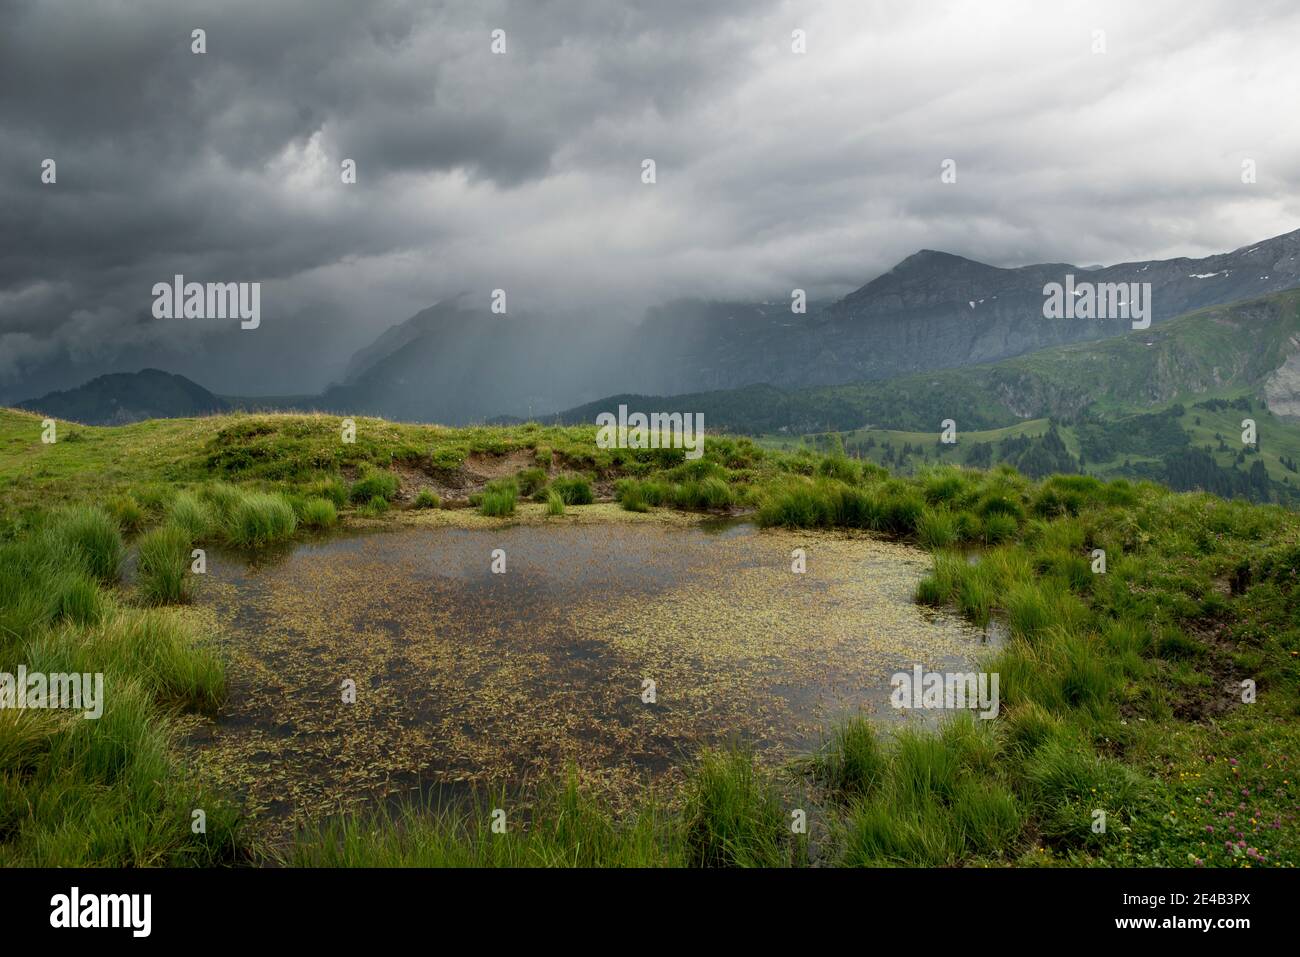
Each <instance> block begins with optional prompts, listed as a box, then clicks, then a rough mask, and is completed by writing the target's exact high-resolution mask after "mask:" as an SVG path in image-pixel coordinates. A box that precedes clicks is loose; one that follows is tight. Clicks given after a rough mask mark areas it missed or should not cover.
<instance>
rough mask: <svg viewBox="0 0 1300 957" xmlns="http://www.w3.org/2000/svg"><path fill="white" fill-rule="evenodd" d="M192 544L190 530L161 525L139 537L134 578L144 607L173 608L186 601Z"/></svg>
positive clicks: (176, 526)
mask: <svg viewBox="0 0 1300 957" xmlns="http://www.w3.org/2000/svg"><path fill="white" fill-rule="evenodd" d="M191 541H192V538H191V535H190V532H189V529H186V528H182V527H180V526H179V525H174V524H167V525H160V526H159V527H157V528H154V529H150V530H149V531H148V532H145V533H144V534H143V535H141V536H140V539H139V541H138V542H137V543H136V549H137V554H138V556H139V560H138V563H137V566H136V575H137V585H138V587H139V589H140V595H141V597H142V598H143V599H144V601H145V602H146V603H148V604H151V605H172V604H177V603H179V602H183V601H186V600H187V599H188V598H189V590H190V544H191Z"/></svg>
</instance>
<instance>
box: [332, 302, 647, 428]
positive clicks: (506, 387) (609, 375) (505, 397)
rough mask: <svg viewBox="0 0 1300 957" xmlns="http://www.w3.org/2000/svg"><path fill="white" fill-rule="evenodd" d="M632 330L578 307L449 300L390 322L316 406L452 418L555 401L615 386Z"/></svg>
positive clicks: (524, 410)
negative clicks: (559, 310)
mask: <svg viewBox="0 0 1300 957" xmlns="http://www.w3.org/2000/svg"><path fill="white" fill-rule="evenodd" d="M625 334H626V330H625V329H622V328H618V327H613V326H612V325H611V324H610V323H608V322H600V321H590V320H586V319H579V318H576V317H546V316H529V315H516V314H513V313H511V314H508V315H504V316H503V315H495V314H493V313H492V312H491V311H490V310H489V309H487V308H486V307H474V306H470V305H467V304H466V297H463V296H462V297H457V298H456V299H452V300H445V301H443V302H439V303H438V304H436V305H434V306H432V307H430V308H429V309H425V310H423V311H422V312H419V313H417V314H416V315H414V316H412V317H411V318H410V319H408V320H406V321H405V322H403V323H400V324H399V325H397V326H394V327H393V328H391V329H389V330H388V331H387V332H385V333H384V334H383V335H382V336H380V337H379V338H378V339H377V340H376V341H375V342H374V343H372V344H371V345H370V346H368V347H367V348H365V349H363V350H361V351H360V352H358V353H356V355H354V356H353V357H352V360H351V362H350V363H349V364H348V373H347V376H346V378H345V380H344V381H343V382H342V383H339V384H336V385H333V386H330V387H329V388H328V389H326V390H325V392H324V393H323V394H322V395H321V396H319V397H317V398H315V399H312V400H310V404H311V405H313V406H314V407H317V408H321V409H326V410H334V411H346V412H352V413H357V414H360V415H380V416H384V417H387V418H391V419H402V420H411V421H424V422H442V423H446V424H464V423H466V422H481V421H484V420H486V419H490V418H492V417H494V416H500V415H508V414H513V413H521V414H529V413H530V412H533V411H536V412H540V411H543V410H548V409H554V408H556V407H558V405H559V404H562V403H563V402H564V401H565V399H564V397H568V400H569V401H574V400H578V401H580V400H581V399H583V398H594V397H595V396H597V395H600V394H601V393H602V392H607V391H609V389H611V388H614V387H616V386H617V382H618V378H617V371H616V369H615V368H613V367H612V366H611V364H610V362H609V359H610V356H612V355H617V354H618V352H619V344H620V343H621V341H622V338H621V337H622V336H624V335H625Z"/></svg>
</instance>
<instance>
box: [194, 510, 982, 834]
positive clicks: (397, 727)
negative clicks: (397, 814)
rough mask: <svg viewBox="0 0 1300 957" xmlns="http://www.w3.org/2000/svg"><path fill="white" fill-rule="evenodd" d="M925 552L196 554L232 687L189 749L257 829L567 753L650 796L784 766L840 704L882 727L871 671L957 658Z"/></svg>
mask: <svg viewBox="0 0 1300 957" xmlns="http://www.w3.org/2000/svg"><path fill="white" fill-rule="evenodd" d="M796 548H802V549H804V550H805V551H806V554H807V571H806V573H804V574H795V573H793V572H792V570H791V562H792V558H791V552H792V550H794V549H796ZM495 549H500V550H502V551H503V552H504V562H505V569H506V570H505V572H504V573H494V572H493V571H492V565H493V551H494V550H495ZM498 558H500V556H498ZM929 565H930V560H929V557H928V556H927V555H926V554H925V553H923V552H920V551H918V550H916V549H913V548H910V547H907V546H904V545H899V544H894V543H889V542H883V541H880V540H877V539H873V538H870V537H867V536H865V535H853V534H842V533H808V532H786V531H762V532H760V531H758V530H757V529H755V528H754V527H753V526H752V525H748V524H729V525H723V526H721V527H710V526H707V525H705V526H701V525H698V524H694V525H687V526H685V527H683V526H682V525H681V523H677V522H674V523H671V524H667V523H662V522H649V521H627V522H608V523H598V522H595V523H594V522H583V521H568V520H565V519H561V520H557V521H553V522H551V523H550V524H549V526H547V527H542V526H541V525H539V524H530V523H528V522H526V521H525V522H523V523H521V524H517V525H511V526H504V527H503V526H501V525H500V524H499V523H493V524H491V525H484V526H483V527H456V526H455V525H448V524H446V523H445V521H444V520H443V519H441V518H439V519H437V520H436V521H432V522H430V523H426V525H425V526H424V527H420V526H418V525H417V526H415V527H405V528H399V529H396V530H388V531H366V532H364V533H355V532H354V533H352V534H345V535H342V536H338V537H334V538H331V539H328V540H324V541H321V542H317V543H309V544H303V545H299V546H298V547H296V548H295V549H293V550H292V551H290V552H288V553H283V554H280V555H279V556H275V557H265V556H264V557H263V558H262V559H261V560H259V562H258V563H255V564H250V563H248V562H247V560H246V559H243V558H240V557H239V556H236V555H217V556H214V558H213V560H212V561H211V563H210V566H209V575H208V581H206V582H205V586H204V588H203V590H202V591H201V592H200V595H199V598H198V601H197V604H196V606H194V608H193V609H192V610H191V613H192V614H194V615H196V616H199V617H203V618H207V619H208V620H209V621H208V623H209V624H210V625H211V627H212V628H213V629H214V633H216V634H219V635H220V636H221V639H220V640H221V641H222V644H223V647H224V654H225V657H226V658H227V661H228V674H229V677H230V687H231V694H230V700H229V702H228V704H227V705H226V707H225V709H224V710H223V712H222V714H221V716H220V718H219V720H218V721H217V722H216V724H215V725H210V726H206V727H204V728H200V729H198V730H197V731H196V732H195V734H194V736H193V742H194V743H195V744H196V745H197V746H198V753H197V758H196V760H197V763H198V765H199V769H200V772H201V773H202V774H203V775H204V776H205V777H207V778H209V779H210V780H212V781H213V782H214V783H216V784H217V785H218V786H221V787H223V788H225V789H228V790H229V791H230V792H231V793H233V794H237V795H240V796H242V797H243V798H244V799H245V801H246V806H247V809H248V811H249V812H250V814H251V815H252V816H253V817H254V818H255V819H257V818H265V819H268V820H271V821H273V822H275V823H273V824H272V825H271V826H272V828H273V829H274V828H283V827H285V826H288V825H289V824H291V823H293V822H302V821H306V820H308V819H311V818H314V817H319V816H320V815H322V814H327V813H331V812H336V811H338V810H340V809H346V808H349V807H354V806H357V805H358V804H359V803H360V802H364V801H366V800H368V799H374V798H378V797H385V796H388V797H392V796H394V795H409V796H417V795H419V794H421V793H424V795H425V796H426V797H427V796H428V794H429V793H431V792H432V793H437V794H439V795H442V794H445V793H446V790H447V789H450V790H451V791H452V792H453V793H454V792H455V791H456V790H457V789H468V788H470V787H473V786H477V785H480V784H482V785H488V786H490V787H507V788H515V787H518V786H519V785H520V784H522V783H525V782H527V781H529V780H536V779H538V778H539V777H544V776H547V775H557V774H563V773H564V772H565V770H566V768H568V767H569V766H575V767H576V768H577V770H578V772H579V774H580V775H581V776H582V777H583V778H584V779H586V780H587V781H589V782H592V783H594V784H596V785H598V786H601V787H607V788H608V789H609V790H610V792H611V793H612V794H614V795H615V796H617V795H619V794H631V793H632V792H633V790H634V789H636V788H638V787H639V786H640V785H641V784H643V783H644V782H646V781H650V782H652V783H653V784H654V785H655V787H656V790H658V791H662V792H671V790H672V788H673V785H674V784H675V783H676V782H677V780H678V779H679V777H680V774H681V770H680V769H681V768H682V766H683V765H685V764H687V763H688V762H689V759H690V757H691V755H693V754H694V753H695V752H696V751H697V750H698V749H699V748H700V747H701V746H703V745H707V744H715V743H722V742H725V741H727V740H729V739H733V738H736V739H740V740H743V741H746V742H749V743H751V744H752V745H753V746H754V747H756V748H757V749H759V750H760V751H762V752H765V753H767V754H768V755H770V756H771V757H772V758H773V759H775V760H780V759H783V758H785V757H791V756H794V755H796V754H798V753H799V752H801V751H804V750H807V749H809V748H812V747H814V746H815V745H816V744H817V743H818V742H819V740H820V736H821V735H822V733H823V732H824V730H825V729H826V727H827V726H828V724H829V723H830V722H832V721H833V720H834V719H835V718H836V717H837V716H840V715H843V714H844V713H845V712H853V711H859V710H860V711H864V712H867V713H870V714H874V715H876V716H878V717H880V718H881V719H882V720H897V719H898V714H897V712H894V711H893V709H892V708H891V707H890V705H889V676H890V675H891V674H892V673H893V672H895V671H897V670H906V669H910V668H911V667H912V665H914V664H917V663H920V664H922V665H923V666H925V667H926V668H935V669H940V670H944V669H949V668H951V667H954V666H956V665H958V664H960V663H965V662H969V661H970V660H971V659H972V658H973V657H974V656H976V655H979V654H980V653H981V651H982V650H983V648H984V642H985V640H986V639H985V635H984V634H983V633H982V632H980V631H978V630H975V629H972V628H971V627H970V626H968V625H966V624H965V623H963V622H962V621H960V620H959V619H957V618H956V617H954V616H951V615H947V614H943V613H936V612H934V611H933V610H931V609H928V608H924V607H922V606H918V605H916V604H915V603H914V602H913V600H912V596H913V593H914V589H915V586H916V583H917V581H918V580H919V579H920V578H921V577H922V575H923V574H924V573H925V572H926V571H927V570H928V568H929ZM498 567H500V566H499V563H498ZM345 681H352V682H355V687H356V700H355V703H346V702H345V700H344V697H345V694H344V690H345V689H344V682H345ZM646 681H653V682H654V692H655V695H654V697H655V700H654V702H653V703H650V702H647V701H644V700H643V697H644V696H645V692H646V689H647V686H646V684H645V682H646Z"/></svg>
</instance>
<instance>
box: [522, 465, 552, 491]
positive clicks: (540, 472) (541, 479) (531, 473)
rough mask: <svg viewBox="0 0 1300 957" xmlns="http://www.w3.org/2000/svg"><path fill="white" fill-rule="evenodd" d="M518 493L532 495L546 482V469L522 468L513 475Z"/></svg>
mask: <svg viewBox="0 0 1300 957" xmlns="http://www.w3.org/2000/svg"><path fill="white" fill-rule="evenodd" d="M515 482H516V484H518V486H519V494H520V495H525V496H527V495H532V494H533V493H534V492H536V491H537V490H538V489H540V488H541V487H542V486H544V485H545V484H546V470H545V469H542V468H532V469H524V470H523V471H522V472H520V473H519V474H518V475H516V476H515Z"/></svg>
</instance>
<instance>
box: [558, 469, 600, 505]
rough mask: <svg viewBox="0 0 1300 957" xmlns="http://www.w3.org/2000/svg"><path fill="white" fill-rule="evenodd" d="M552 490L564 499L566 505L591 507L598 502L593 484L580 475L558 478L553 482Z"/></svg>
mask: <svg viewBox="0 0 1300 957" xmlns="http://www.w3.org/2000/svg"><path fill="white" fill-rule="evenodd" d="M551 490H552V491H554V492H555V493H556V494H557V495H559V496H560V498H562V499H564V504H565V505H590V504H591V503H592V502H594V501H595V500H596V496H595V494H594V493H593V492H592V490H591V482H589V481H588V480H587V479H585V478H583V477H582V476H580V475H570V476H563V477H561V478H557V479H556V480H555V481H553V482H551Z"/></svg>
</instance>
